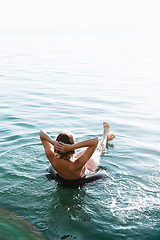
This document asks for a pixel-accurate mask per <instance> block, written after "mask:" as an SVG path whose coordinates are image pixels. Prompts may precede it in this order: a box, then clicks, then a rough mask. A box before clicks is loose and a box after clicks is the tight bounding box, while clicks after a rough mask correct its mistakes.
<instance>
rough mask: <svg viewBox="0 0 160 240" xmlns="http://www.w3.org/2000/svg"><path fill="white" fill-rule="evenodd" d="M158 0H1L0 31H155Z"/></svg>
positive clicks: (157, 17) (159, 15)
mask: <svg viewBox="0 0 160 240" xmlns="http://www.w3.org/2000/svg"><path fill="white" fill-rule="evenodd" d="M159 23H160V14H159V1H158V0H109V1H108V0H4V1H3V0H0V29H46V30H48V29H50V30H55V29H56V30H57V29H58V30H61V29H63V30H70V29H82V30H97V29H98V30H110V31H155V32H156V31H157V29H159Z"/></svg>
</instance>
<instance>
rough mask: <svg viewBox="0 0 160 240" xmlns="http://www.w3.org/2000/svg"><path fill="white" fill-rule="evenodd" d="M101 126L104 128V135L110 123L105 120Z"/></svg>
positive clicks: (107, 131)
mask: <svg viewBox="0 0 160 240" xmlns="http://www.w3.org/2000/svg"><path fill="white" fill-rule="evenodd" d="M103 128H104V135H106V134H108V133H109V129H110V124H109V123H107V122H103Z"/></svg>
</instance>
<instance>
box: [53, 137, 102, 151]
mask: <svg viewBox="0 0 160 240" xmlns="http://www.w3.org/2000/svg"><path fill="white" fill-rule="evenodd" d="M97 141H98V137H96V138H91V139H88V140H84V141H82V142H79V143H75V144H66V143H63V142H58V143H57V146H56V149H57V150H59V151H60V152H62V153H65V152H69V151H72V150H76V149H78V148H83V147H92V146H93V145H95V143H96V142H97Z"/></svg>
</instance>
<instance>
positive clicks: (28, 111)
mask: <svg viewBox="0 0 160 240" xmlns="http://www.w3.org/2000/svg"><path fill="white" fill-rule="evenodd" d="M159 56H160V49H159V40H158V38H157V37H156V35H152V34H150V33H147V32H145V33H142V32H107V31H106V32H102V31H101V32H100V31H99V32H82V31H81V32H78V31H72V32H71V31H70V32H65V31H59V32H58V31H50V32H49V31H48V32H47V31H41V32H40V31H39V32H38V31H36V32H34V31H32V32H30V31H26V32H24V31H2V32H1V34H0V207H1V208H3V209H6V210H9V211H12V212H14V213H16V214H18V215H19V216H21V217H22V218H25V219H26V220H28V221H29V222H30V223H31V224H33V225H34V226H35V227H36V228H37V229H38V230H39V231H40V232H41V233H42V234H43V235H44V236H45V238H46V239H48V240H52V239H67V240H72V239H77V240H88V239H92V240H99V239H100V240H103V239H105V240H106V239H109V240H111V239H114V240H116V239H117V240H119V239H128V240H132V239H138V240H143V239H152V240H153V239H156V240H158V239H160V105H159V103H160V96H159V92H160V82H159V79H160V70H159V69H160V68H159ZM103 121H107V122H109V123H110V124H111V129H110V132H111V133H114V134H116V139H114V140H113V142H111V143H110V144H109V145H108V147H107V148H106V151H105V152H104V154H103V155H102V157H101V165H102V166H105V167H106V168H107V171H108V174H109V177H108V178H107V180H105V181H102V182H100V183H97V184H95V185H92V186H86V187H84V188H83V189H79V190H73V189H65V188H60V187H58V186H57V185H56V183H54V182H53V183H51V182H49V181H48V180H47V178H46V176H45V169H46V168H47V167H48V166H49V162H48V160H47V158H46V156H45V153H44V149H43V146H42V144H41V142H40V139H39V134H38V132H39V130H40V129H43V130H45V131H46V132H48V134H50V135H51V136H52V137H53V138H55V137H56V135H57V134H58V133H59V132H60V131H70V132H72V133H73V134H74V136H75V138H76V141H82V140H85V139H88V138H92V137H95V136H98V137H99V139H101V137H102V132H103V125H102V124H103ZM0 231H1V230H0Z"/></svg>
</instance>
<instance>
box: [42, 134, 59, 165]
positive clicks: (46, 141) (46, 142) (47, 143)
mask: <svg viewBox="0 0 160 240" xmlns="http://www.w3.org/2000/svg"><path fill="white" fill-rule="evenodd" d="M39 136H40V139H41V142H42V144H43V147H44V149H45V153H46V156H47V158H48V159H49V161H50V160H51V158H52V157H53V156H54V150H53V149H52V146H51V144H52V145H53V146H54V147H55V148H56V145H57V143H58V142H57V141H55V140H53V139H52V138H51V137H50V136H49V135H48V134H47V133H45V132H44V131H42V130H41V131H40V132H39Z"/></svg>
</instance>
